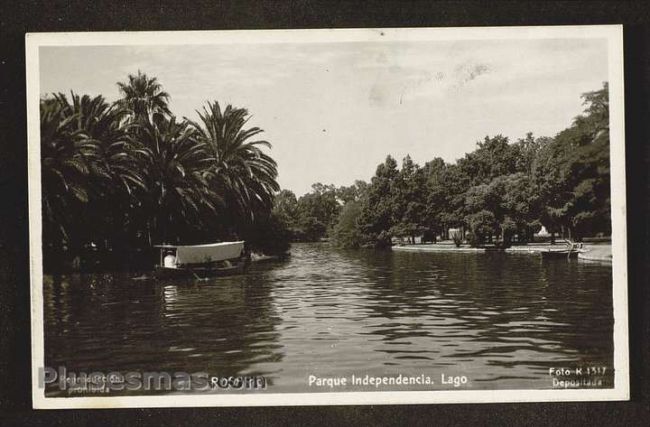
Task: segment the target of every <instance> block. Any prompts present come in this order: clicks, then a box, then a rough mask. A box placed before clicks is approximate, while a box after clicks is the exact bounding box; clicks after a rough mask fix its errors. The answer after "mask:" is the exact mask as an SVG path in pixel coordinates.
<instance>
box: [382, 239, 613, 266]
mask: <svg viewBox="0 0 650 427" xmlns="http://www.w3.org/2000/svg"><path fill="white" fill-rule="evenodd" d="M564 248H566V245H564V244H562V243H556V244H555V245H551V244H550V243H531V244H528V245H520V246H511V247H509V248H507V249H505V252H507V253H530V254H538V253H540V252H545V251H548V250H559V249H564ZM392 249H393V250H394V251H402V252H461V253H482V252H485V251H486V249H485V248H472V247H469V246H467V245H462V246H460V247H456V245H455V244H454V243H453V242H451V241H442V242H438V243H425V244H415V245H396V246H393V248H392ZM582 251H583V252H581V253H580V254H579V255H578V258H579V259H582V260H585V261H599V262H612V245H611V244H609V243H585V244H583V246H582Z"/></svg>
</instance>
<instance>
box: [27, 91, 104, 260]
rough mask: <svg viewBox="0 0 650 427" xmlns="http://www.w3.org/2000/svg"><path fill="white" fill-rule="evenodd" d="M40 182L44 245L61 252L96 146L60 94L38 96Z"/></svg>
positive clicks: (84, 195)
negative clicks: (42, 97)
mask: <svg viewBox="0 0 650 427" xmlns="http://www.w3.org/2000/svg"><path fill="white" fill-rule="evenodd" d="M40 113H41V126H40V127H41V183H42V208H43V233H44V241H45V242H46V247H49V249H51V250H53V251H55V252H59V253H60V252H61V251H62V250H63V249H64V247H67V246H69V245H70V243H71V231H72V230H73V228H72V227H71V225H72V224H73V223H74V222H75V220H76V219H77V217H78V216H77V215H76V214H78V213H79V211H80V210H81V209H82V207H83V205H85V204H86V203H88V200H89V194H90V192H91V190H90V188H89V182H88V179H87V178H88V177H89V175H90V171H91V169H92V164H93V162H94V160H95V159H96V158H97V155H98V154H97V153H98V147H97V143H96V141H95V140H93V139H92V138H90V137H89V136H88V135H87V134H86V133H85V132H84V131H83V129H80V128H79V127H78V126H77V125H76V123H75V121H78V120H79V114H78V113H75V112H74V110H73V108H72V107H71V106H70V104H69V103H68V102H67V99H66V98H65V97H64V96H61V95H55V96H53V97H47V98H44V99H41V103H40Z"/></svg>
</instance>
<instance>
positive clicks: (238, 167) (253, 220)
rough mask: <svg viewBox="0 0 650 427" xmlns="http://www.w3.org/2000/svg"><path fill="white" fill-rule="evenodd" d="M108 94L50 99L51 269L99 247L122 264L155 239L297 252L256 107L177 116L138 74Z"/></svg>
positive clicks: (45, 150)
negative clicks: (237, 242) (252, 119)
mask: <svg viewBox="0 0 650 427" xmlns="http://www.w3.org/2000/svg"><path fill="white" fill-rule="evenodd" d="M118 89H119V91H120V94H121V98H120V99H119V100H118V101H116V102H115V103H109V102H107V101H106V100H105V99H104V98H103V97H102V96H97V97H94V98H93V97H90V96H87V95H84V96H79V95H77V94H74V93H72V94H71V96H70V97H67V96H66V95H64V94H54V95H51V96H46V97H44V98H43V99H41V106H40V108H41V158H42V163H41V165H42V166H41V176H42V206H43V242H44V252H45V258H46V259H45V262H46V267H48V266H49V267H56V266H59V265H62V264H65V261H69V260H70V259H71V258H73V257H75V256H78V255H82V257H83V255H84V253H85V252H88V251H89V250H92V251H94V252H101V253H103V254H104V260H106V259H110V262H112V263H114V265H116V266H118V267H119V266H123V265H125V264H127V263H128V261H130V260H132V259H133V255H134V253H135V252H139V253H143V252H146V251H147V249H150V248H151V246H152V245H153V244H159V243H163V242H168V243H200V242H208V241H215V240H226V239H233V238H245V239H246V240H247V242H248V243H249V244H250V246H251V247H253V248H257V249H258V250H262V251H267V252H277V251H280V252H283V251H286V250H287V249H288V241H289V237H290V236H289V231H288V230H286V229H285V228H284V227H285V222H284V221H283V220H282V218H279V217H277V216H276V215H275V213H274V212H272V208H273V204H274V197H275V194H276V192H277V191H278V190H279V186H278V184H277V181H276V178H277V165H276V163H275V161H274V160H273V159H272V158H271V157H270V156H269V155H268V154H266V152H265V151H264V148H267V149H268V148H270V144H269V143H268V142H267V141H263V140H254V137H256V136H257V135H259V134H260V133H261V132H262V130H261V129H259V128H256V127H253V128H245V125H246V121H247V119H248V111H247V110H245V109H242V108H235V107H232V106H230V105H228V106H226V107H225V108H224V109H222V108H221V107H220V105H219V103H217V102H208V103H207V106H205V107H204V108H203V110H202V112H199V118H200V120H199V122H192V121H189V120H187V119H182V120H178V119H177V118H176V117H174V116H173V114H172V112H171V111H170V109H169V105H168V102H169V99H170V96H169V94H167V93H166V92H164V91H163V89H162V86H161V84H160V83H159V82H158V81H157V80H156V78H150V77H148V76H147V75H146V74H144V73H141V72H138V74H137V75H129V76H128V80H127V81H126V82H121V83H118Z"/></svg>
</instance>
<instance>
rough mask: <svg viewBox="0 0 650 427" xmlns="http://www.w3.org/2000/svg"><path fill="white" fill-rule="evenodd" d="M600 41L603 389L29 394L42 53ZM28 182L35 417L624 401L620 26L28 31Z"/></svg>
mask: <svg viewBox="0 0 650 427" xmlns="http://www.w3.org/2000/svg"><path fill="white" fill-rule="evenodd" d="M557 38H599V39H606V40H607V41H608V64H609V90H610V164H611V204H612V209H611V211H612V253H613V266H612V277H613V289H612V297H613V309H614V369H615V376H614V378H615V380H614V388H612V389H596V390H586V389H579V390H553V389H551V390H528V389H525V390H449V391H444V390H443V391H391V392H384V391H372V392H352V391H350V392H336V393H328V392H311V393H276V394H271V393H260V394H230V395H227V394H210V395H202V394H192V395H166V396H130V397H123V396H120V397H118V396H113V397H66V398H54V397H49V398H48V397H45V395H44V390H43V389H42V388H39V386H38V375H39V369H40V368H41V367H42V365H43V363H44V326H43V310H44V307H43V287H42V283H43V265H42V232H41V228H42V218H41V176H40V175H41V173H40V172H41V167H40V142H39V141H40V120H39V99H40V90H39V86H40V74H39V47H41V46H108V45H187V44H226V43H228V44H238V43H318V42H321V43H322V42H328V43H333V42H354V41H358V42H361V41H363V42H385V41H418V40H422V41H424V40H426V41H434V40H487V39H493V40H506V39H557ZM25 45H26V46H25V54H26V76H27V79H26V80H27V127H28V132H27V134H28V177H29V183H28V188H29V248H30V271H31V275H30V291H31V293H30V294H31V326H32V329H31V338H32V360H31V363H32V369H31V373H32V399H33V407H34V408H35V409H63V408H134V407H198V406H301V405H353V404H358V405H369V404H426V403H489V402H555V401H607V400H628V399H629V345H628V315H627V314H628V308H627V307H628V306H627V228H626V217H625V216H626V201H625V199H626V195H625V126H624V123H625V121H624V117H625V116H624V102H623V93H624V90H623V89H624V85H623V27H622V26H621V25H595V26H545V27H467V28H459V27H455V28H387V29H381V28H375V29H321V30H244V31H240V30H230V31H183V32H172V31H164V32H92V33H28V34H26V37H25Z"/></svg>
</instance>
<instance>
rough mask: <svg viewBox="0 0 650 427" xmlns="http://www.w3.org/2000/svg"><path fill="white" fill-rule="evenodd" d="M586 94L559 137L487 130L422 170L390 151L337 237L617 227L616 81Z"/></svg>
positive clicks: (344, 216)
mask: <svg viewBox="0 0 650 427" xmlns="http://www.w3.org/2000/svg"><path fill="white" fill-rule="evenodd" d="M583 100H584V105H585V110H584V113H583V114H581V115H580V116H578V117H576V118H575V119H574V121H573V123H572V124H571V126H570V127H569V128H567V129H565V130H563V131H561V132H560V133H558V134H557V135H556V136H555V137H554V138H548V137H540V138H535V137H533V135H532V134H530V133H529V134H527V135H526V136H525V138H523V139H520V140H518V141H516V142H514V143H511V142H510V141H509V140H508V138H506V137H504V136H502V135H497V136H495V137H492V138H490V137H487V136H486V137H485V139H484V140H483V141H481V142H479V143H478V144H477V148H476V150H474V151H473V152H471V153H467V154H466V155H465V157H463V158H461V159H459V160H458V161H457V162H456V163H454V164H447V163H445V162H444V161H443V160H442V159H440V158H435V159H433V160H432V161H430V162H428V163H426V164H425V165H424V166H423V167H419V166H418V165H417V164H415V163H414V162H413V161H412V159H411V158H410V157H409V156H407V157H406V158H405V159H404V160H403V162H402V166H401V168H398V164H397V162H396V161H395V159H394V158H392V157H391V156H388V157H387V158H386V161H385V162H384V163H382V164H380V165H379V166H378V167H377V170H376V172H375V175H374V176H373V177H372V179H371V181H370V184H368V185H367V186H365V187H364V189H363V194H364V196H363V197H361V198H359V199H358V200H356V201H355V204H354V205H351V206H349V208H348V204H349V203H346V202H347V201H346V200H342V201H340V204H342V205H344V207H343V208H342V210H341V214H340V216H339V218H338V222H337V224H336V225H335V226H334V227H333V230H334V233H333V237H335V239H336V240H337V241H339V243H341V245H343V246H350V247H355V246H358V245H374V246H376V247H381V246H387V245H390V244H391V239H392V238H394V237H398V238H404V239H406V240H411V241H412V240H413V238H414V237H415V236H422V237H423V239H426V240H432V241H435V239H436V236H442V237H443V238H450V237H451V236H450V233H449V230H450V229H460V230H461V233H462V235H463V236H465V237H466V238H467V240H468V241H469V242H470V243H472V244H482V243H485V242H494V241H498V242H500V243H501V244H506V245H507V244H509V243H510V242H511V241H512V240H513V239H517V241H519V242H527V241H531V240H532V239H533V237H534V235H535V233H537V232H538V231H539V230H540V229H541V227H542V225H543V226H545V227H546V229H547V230H548V231H549V232H551V233H553V234H552V235H555V234H557V235H561V236H563V237H570V238H576V239H581V238H582V237H584V236H588V235H595V234H598V233H603V234H609V233H611V224H610V199H609V194H610V193H609V180H610V178H609V113H608V111H609V104H608V87H607V83H605V84H604V85H603V88H602V89H600V90H597V91H594V92H589V93H585V94H584V95H583ZM353 227H355V228H354V229H353Z"/></svg>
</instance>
